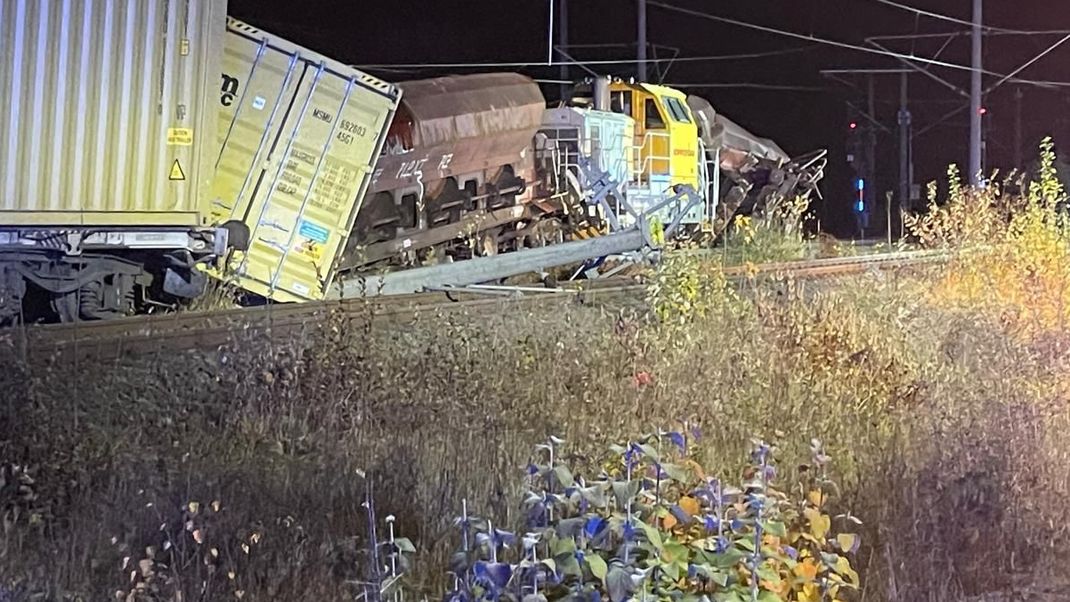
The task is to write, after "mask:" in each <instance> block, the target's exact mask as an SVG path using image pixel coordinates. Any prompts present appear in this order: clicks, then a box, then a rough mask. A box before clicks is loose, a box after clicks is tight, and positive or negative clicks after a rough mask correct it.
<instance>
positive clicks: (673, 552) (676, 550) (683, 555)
mask: <svg viewBox="0 0 1070 602" xmlns="http://www.w3.org/2000/svg"><path fill="white" fill-rule="evenodd" d="M687 556H688V549H687V547H686V546H684V545H683V544H680V543H677V542H675V541H670V542H667V543H666V544H665V545H664V547H663V548H662V550H661V557H662V559H664V560H665V562H669V563H676V562H683V561H686V560H687Z"/></svg>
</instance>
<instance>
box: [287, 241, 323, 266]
mask: <svg viewBox="0 0 1070 602" xmlns="http://www.w3.org/2000/svg"><path fill="white" fill-rule="evenodd" d="M294 250H295V251H297V252H298V253H299V254H301V255H303V256H304V257H305V258H307V259H308V260H309V261H311V262H313V263H319V262H320V260H322V259H323V245H321V244H319V243H317V242H316V241H313V240H305V241H302V242H299V243H297V248H296V249H294Z"/></svg>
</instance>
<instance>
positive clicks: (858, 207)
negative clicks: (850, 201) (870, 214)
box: [855, 200, 866, 213]
mask: <svg viewBox="0 0 1070 602" xmlns="http://www.w3.org/2000/svg"><path fill="white" fill-rule="evenodd" d="M865 210H866V202H865V201H862V200H859V201H857V202H856V203H855V213H862V212H864V211H865Z"/></svg>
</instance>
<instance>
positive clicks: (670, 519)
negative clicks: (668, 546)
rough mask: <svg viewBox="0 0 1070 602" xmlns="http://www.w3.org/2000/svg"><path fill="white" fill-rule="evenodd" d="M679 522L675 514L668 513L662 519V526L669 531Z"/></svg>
mask: <svg viewBox="0 0 1070 602" xmlns="http://www.w3.org/2000/svg"><path fill="white" fill-rule="evenodd" d="M678 522H679V521H677V520H676V517H675V516H673V515H671V514H668V515H666V516H665V517H663V518H662V519H661V528H662V529H665V530H666V531H669V530H671V529H672V528H673V527H675V526H676V524H677V523H678Z"/></svg>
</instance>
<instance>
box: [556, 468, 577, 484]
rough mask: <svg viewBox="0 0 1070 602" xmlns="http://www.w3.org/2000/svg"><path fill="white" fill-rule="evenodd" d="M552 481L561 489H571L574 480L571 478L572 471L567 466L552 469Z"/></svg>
mask: <svg viewBox="0 0 1070 602" xmlns="http://www.w3.org/2000/svg"><path fill="white" fill-rule="evenodd" d="M554 480H555V481H557V484H558V485H560V486H562V487H572V485H573V484H575V483H576V480H575V479H574V478H573V477H572V471H571V470H569V469H568V466H564V465H559V466H555V467H554Z"/></svg>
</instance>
